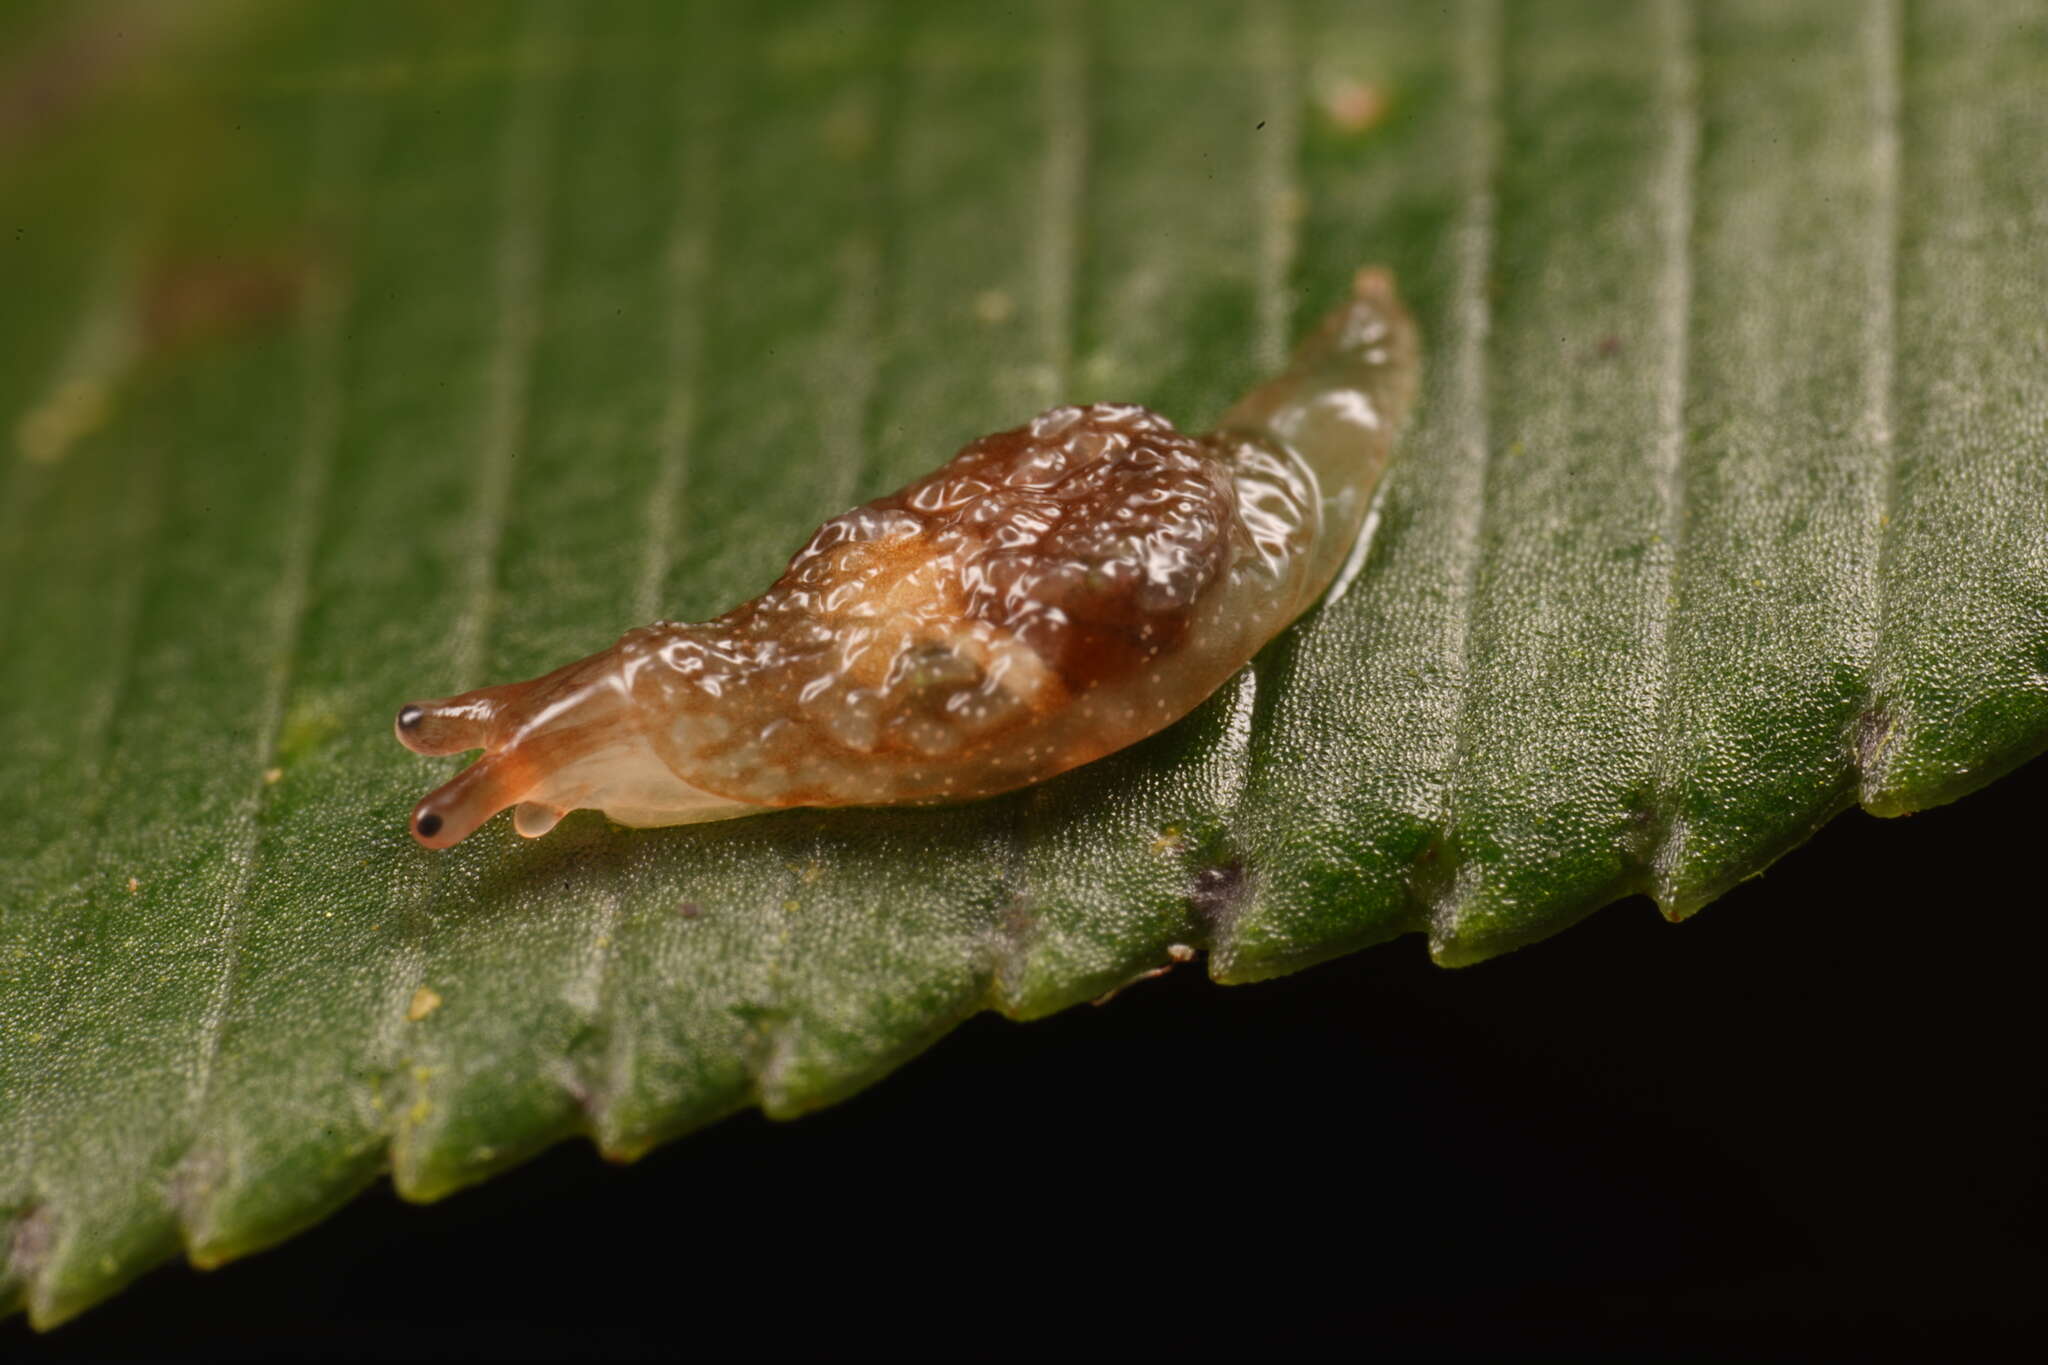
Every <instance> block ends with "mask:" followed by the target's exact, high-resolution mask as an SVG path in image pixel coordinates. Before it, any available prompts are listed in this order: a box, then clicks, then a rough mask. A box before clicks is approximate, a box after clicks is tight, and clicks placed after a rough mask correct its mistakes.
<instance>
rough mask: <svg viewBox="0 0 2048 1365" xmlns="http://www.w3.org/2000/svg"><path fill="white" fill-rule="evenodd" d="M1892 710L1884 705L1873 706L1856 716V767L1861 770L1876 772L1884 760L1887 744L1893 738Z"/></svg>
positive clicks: (1867, 772)
mask: <svg viewBox="0 0 2048 1365" xmlns="http://www.w3.org/2000/svg"><path fill="white" fill-rule="evenodd" d="M1891 735H1892V716H1891V712H1889V711H1887V710H1885V709H1884V707H1882V706H1872V707H1871V708H1870V709H1869V710H1867V711H1865V712H1864V713H1863V714H1862V715H1860V716H1858V717H1856V732H1855V745H1856V767H1857V769H1858V770H1859V771H1861V772H1863V773H1866V774H1869V773H1875V772H1876V771H1877V770H1878V767H1879V765H1881V764H1882V763H1883V762H1884V750H1885V744H1886V742H1887V741H1889V740H1890V739H1891Z"/></svg>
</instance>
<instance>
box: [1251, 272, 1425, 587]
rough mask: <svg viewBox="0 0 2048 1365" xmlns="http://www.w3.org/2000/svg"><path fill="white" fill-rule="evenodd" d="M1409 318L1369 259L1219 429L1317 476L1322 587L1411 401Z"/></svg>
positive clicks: (1316, 580) (1360, 516) (1353, 534)
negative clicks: (1344, 293) (1290, 458)
mask: <svg viewBox="0 0 2048 1365" xmlns="http://www.w3.org/2000/svg"><path fill="white" fill-rule="evenodd" d="M1420 369H1421V364H1420V345H1419V343H1418V340H1417V337H1416V331H1415V320H1414V319H1413V318H1412V317H1410V316H1409V314H1408V310H1407V308H1406V307H1405V306H1404V305H1403V304H1402V302H1401V297H1400V293H1399V291H1398V290H1396V288H1395V287H1394V277H1393V274H1392V273H1391V272H1389V271H1388V270H1386V269H1384V268H1383V267H1380V266H1367V267H1366V268H1365V269H1363V270H1360V271H1359V272H1358V274H1357V275H1355V276H1354V277H1353V278H1352V282H1351V294H1350V297H1348V298H1347V299H1345V300H1344V302H1342V303H1340V304H1338V305H1337V306H1336V307H1335V308H1333V309H1331V310H1330V311H1329V312H1328V313H1327V314H1325V315H1324V316H1323V319H1322V321H1321V322H1319V323H1317V324H1316V327H1315V330H1314V331H1312V332H1310V333H1309V335H1308V337H1307V338H1306V339H1305V340H1303V341H1302V343H1301V345H1300V346H1298V347H1296V348H1295V351H1294V357H1293V359H1292V360H1291V361H1289V363H1288V366H1287V368H1286V369H1285V370H1283V371H1282V372H1281V373H1280V374H1278V375H1276V376H1275V377H1274V378H1272V379H1270V380H1268V381H1266V382H1265V383H1263V384H1261V385H1259V386H1258V387H1257V388H1255V389H1253V390H1252V391H1251V392H1250V393H1248V394H1246V395H1245V396H1244V397H1243V398H1240V399H1239V400H1238V401H1237V403H1236V404H1235V405H1233V406H1232V407H1231V409H1230V411H1228V412H1226V413H1225V414H1224V415H1223V420H1222V421H1221V422H1220V423H1218V424H1217V431H1218V434H1219V435H1235V436H1243V437H1248V438H1250V439H1252V440H1254V441H1258V442H1260V443H1262V444H1267V445H1271V446H1276V447H1278V448H1280V449H1283V450H1286V451H1288V452H1290V453H1291V454H1293V455H1294V456H1295V457H1296V458H1297V459H1299V460H1300V461H1301V462H1302V464H1303V465H1304V466H1306V467H1307V468H1308V470H1309V471H1310V472H1311V473H1313V474H1314V475H1315V477H1316V483H1317V487H1318V494H1319V500H1320V503H1321V511H1322V525H1321V527H1320V528H1319V532H1318V535H1317V537H1316V542H1317V551H1316V557H1315V562H1314V563H1313V565H1312V566H1311V572H1310V575H1309V577H1310V579H1311V580H1312V586H1313V590H1314V592H1316V593H1320V592H1321V591H1322V590H1323V588H1325V587H1327V586H1328V585H1329V582H1330V580H1331V579H1332V578H1333V577H1335V576H1336V572H1337V568H1338V566H1339V565H1340V564H1342V563H1343V562H1344V559H1345V558H1346V556H1347V555H1349V553H1350V551H1351V546H1352V544H1353V543H1354V542H1355V541H1356V540H1357V539H1358V533H1359V530H1360V528H1361V527H1362V526H1363V525H1364V523H1365V512H1366V508H1367V506H1368V505H1369V504H1370V503H1371V501H1372V495H1373V491H1374V490H1375V489H1376V488H1377V487H1378V486H1379V481H1380V476H1381V475H1382V474H1383V473H1384V472H1385V471H1386V467H1387V460H1388V458H1389V456H1390V455H1391V454H1392V453H1393V446H1394V437H1395V434H1396V433H1397V432H1398V431H1399V430H1400V428H1401V425H1402V423H1404V422H1405V421H1406V420H1407V418H1408V412H1409V410H1410V409H1411V408H1412V407H1413V406H1414V404H1415V393H1416V388H1417V384H1418V382H1419V380H1420Z"/></svg>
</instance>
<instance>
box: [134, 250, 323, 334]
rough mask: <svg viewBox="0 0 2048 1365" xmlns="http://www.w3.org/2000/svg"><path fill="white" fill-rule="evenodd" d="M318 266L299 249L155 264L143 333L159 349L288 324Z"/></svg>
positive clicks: (148, 284)
mask: <svg viewBox="0 0 2048 1365" xmlns="http://www.w3.org/2000/svg"><path fill="white" fill-rule="evenodd" d="M316 268H317V262H316V260H315V257H314V255H313V253H312V252H311V251H310V250H308V249H306V248H305V247H302V246H294V247H281V248H275V249H272V250H270V251H267V252H261V253H242V254H235V255H221V256H207V257H188V258H185V259H182V260H167V261H160V262H158V263H157V266H156V268H155V269H154V270H153V271H152V272H151V274H150V276H149V278H148V280H147V281H146V282H145V284H144V286H143V293H142V325H143V333H144V335H145V336H146V337H147V338H148V340H149V343H150V345H151V346H153V347H155V348H157V349H159V350H168V349H170V348H172V347H177V346H184V345H190V344H192V343H194V342H199V341H205V340H210V339H212V338H215V337H225V336H233V335H236V334H237V333H242V332H250V331H255V330H258V329H261V328H265V327H274V326H278V325H280V324H282V323H284V322H286V321H287V320H289V319H290V318H291V317H292V316H293V315H294V314H295V313H296V312H297V311H298V307H299V299H300V297H301V296H302V295H303V293H304V292H305V289H306V287H307V285H308V284H310V283H311V281H312V278H313V273H314V271H315V269H316Z"/></svg>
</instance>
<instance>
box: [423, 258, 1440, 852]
mask: <svg viewBox="0 0 2048 1365" xmlns="http://www.w3.org/2000/svg"><path fill="white" fill-rule="evenodd" d="M1416 380H1417V344H1416V337H1415V327H1414V324H1413V322H1412V321H1411V320H1410V319H1409V316H1408V314H1407V312H1406V310H1405V309H1404V308H1403V307H1402V305H1401V303H1400V300H1399V299H1398V298H1397V296H1396V294H1395V291H1394V285H1393V280H1392V278H1391V276H1389V275H1388V273H1387V272H1386V271H1384V270H1378V269H1368V270H1363V271H1360V272H1359V274H1358V276H1357V278H1356V280H1355V282H1354V285H1353V289H1352V292H1351V295H1350V297H1349V298H1347V299H1346V300H1345V301H1344V302H1343V303H1342V304H1340V305H1339V306H1338V307H1337V308H1336V309H1334V310H1333V311H1331V312H1330V313H1329V314H1328V315H1327V316H1326V317H1324V318H1323V320H1322V322H1321V323H1320V324H1319V325H1318V326H1317V328H1316V330H1315V331H1314V332H1313V333H1312V334H1311V335H1310V336H1309V338H1308V339H1307V340H1306V341H1304V342H1303V343H1302V344H1301V346H1300V348H1299V349H1298V350H1297V351H1296V352H1295V355H1294V358H1293V361H1292V362H1291V364H1290V365H1289V366H1288V368H1287V369H1286V371H1285V372H1283V373H1282V374H1280V375H1279V376H1278V377H1277V378H1274V379H1272V380H1270V381H1268V382H1267V383H1265V384H1262V385H1260V386H1259V387H1258V388H1256V389H1254V390H1253V391H1252V392H1251V393H1250V394H1248V395H1246V396H1245V397H1244V398H1243V399H1241V400H1239V402H1238V403H1237V404H1236V406H1234V407H1232V408H1231V409H1230V411H1228V412H1227V413H1225V414H1224V416H1223V419H1222V421H1221V422H1220V423H1219V424H1218V426H1217V429H1216V430H1215V431H1214V432H1212V433H1210V434H1209V435H1206V436H1186V435H1183V434H1181V433H1180V432H1178V431H1176V430H1175V429H1174V427H1173V424H1172V423H1170V422H1168V421H1167V420H1166V419H1165V418H1163V417H1160V416H1158V415H1157V414H1155V413H1152V412H1148V411H1147V410H1145V409H1144V408H1140V407H1135V406H1130V405H1126V404H1115V403H1097V404H1093V405H1091V406H1088V407H1060V408H1053V409H1051V410H1050V411H1048V412H1044V413H1041V414H1040V415H1039V416H1038V417H1036V418H1034V419H1033V420H1032V421H1031V423H1030V424H1029V425H1027V426H1023V427H1019V428H1017V429H1015V430H1013V431H1005V432H999V433H997V434H996V435H993V436H985V437H983V438H982V439H980V440H978V441H975V442H973V443H972V444H971V445H969V446H967V447H966V448H965V449H964V450H962V451H961V452H960V453H959V454H958V455H956V456H954V457H953V459H952V460H951V461H950V462H949V463H947V464H946V465H944V466H943V467H941V468H940V469H938V470H937V471H936V472H934V473H932V474H929V475H926V476H925V477H924V478H922V479H919V480H918V481H917V482H915V483H913V484H911V485H909V486H908V487H906V488H903V489H900V490H898V491H897V492H895V493H891V494H889V495H888V496H887V497H883V498H877V499H876V500H875V501H873V502H871V503H868V504H867V505H865V506H862V507H856V508H855V509H853V510H852V511H850V512H846V513H844V514H842V515H840V516H837V517H834V518H833V519H832V520H830V521H828V522H826V523H825V524H824V525H823V526H821V527H819V528H818V530H817V532H816V534H814V535H813V536H812V537H811V539H810V542H809V543H808V544H806V545H805V546H804V547H803V549H802V550H800V551H798V552H797V555H796V557H795V558H794V559H792V560H791V561H790V563H789V568H788V570H787V571H786V572H785V573H784V574H783V575H782V577H781V578H780V579H778V580H777V581H776V583H775V584H774V586H773V587H771V588H769V589H768V591H767V592H765V593H763V594H762V595H761V596H759V597H757V598H755V599H754V600H753V601H751V602H748V603H745V604H744V605H741V606H738V607H735V608H733V609H732V610H731V611H729V612H727V613H725V614H724V615H723V616H720V617H718V618H716V619H715V620H711V621H702V622H694V623H685V622H676V621H658V622H656V623H655V624H653V625H651V626H645V627H642V628H641V629H639V630H634V631H630V632H628V633H627V634H626V635H625V636H624V637H622V638H621V639H620V640H619V642H618V643H617V644H615V645H613V646H612V647H611V648H610V649H607V650H605V651H604V652H603V653H600V654H594V655H592V656H591V657H589V658H587V659H581V660H578V661H577V662H575V663H571V664H568V665H565V666H564V667H562V668H559V669H556V670H555V671H554V672H552V673H549V674H546V675H545V676H543V677H539V678H535V679H533V680H531V681H529V682H518V683H505V684H501V685H499V686H496V687H483V688H478V689H477V690H476V691H473V692H465V693H463V694H461V695H460V696H456V697H449V698H447V699H445V700H441V701H416V702H412V703H410V704H408V705H407V706H406V707H405V708H404V709H402V710H401V711H399V713H398V721H397V732H398V738H399V740H400V741H401V742H402V743H403V744H405V746H406V747H407V748H409V749H412V750H413V751H414V752H416V753H422V754H452V753H461V752H463V751H465V750H470V749H482V750H484V751H485V752H484V755H483V757H481V758H479V759H478V760H477V761H476V762H475V763H473V764H471V765H470V766H469V767H467V768H465V769H463V770H462V771H461V772H460V773H458V774H456V776H455V777H454V778H453V779H452V780H450V781H449V782H447V783H446V784H444V785H443V786H441V787H438V788H436V789H435V790H434V791H433V792H431V793H429V794H428V796H427V797H426V798H425V799H424V800H422V801H421V802H420V803H419V805H418V806H417V807H415V808H414V810H413V815H412V831H413V835H414V837H415V838H417V839H418V840H419V841H420V842H421V843H422V844H425V845H426V846H427V847H429V848H447V847H448V846H450V845H451V844H454V843H456V842H457V841H459V840H461V839H463V838H465V837H466V836H467V835H469V834H470V833H471V832H472V831H473V830H475V829H476V828H477V827H478V826H479V825H481V824H482V823H483V822H484V821H486V820H488V819H489V818H490V817H491V816H492V815H494V814H496V813H497V812H499V811H501V810H504V809H505V808H506V807H508V806H510V807H516V808H517V809H516V811H515V814H514V817H513V821H514V826H515V827H516V828H517V829H518V831H519V832H520V833H521V834H523V835H526V836H528V837H535V836H538V835H541V834H545V833H546V832H547V831H548V830H550V829H552V828H553V827H554V825H555V822H556V821H558V820H559V819H561V817H562V816H563V815H564V814H565V813H566V812H568V811H571V810H575V809H578V808H581V807H594V808H597V809H599V810H602V811H604V812H605V814H606V815H608V816H609V817H610V818H611V819H613V820H615V821H617V822H619V823H620V824H625V825H671V824H683V823H687V822H691V821H697V820H720V819H725V818H728V817H731V816H736V815H747V814H751V813H754V812H757V811H763V810H769V809H773V808H776V807H782V806H846V805H879V804H885V803H891V802H915V801H934V800H955V799H962V798H968V797H978V796H988V795H992V794H994V793H996V792H1002V791H1008V790H1010V789H1011V788H1014V787H1021V786H1025V785H1027V784H1029V783H1033V782H1039V781H1043V780H1044V779H1046V778H1048V777H1052V776H1054V775H1055V774H1058V773H1062V772H1065V771H1066V770H1067V769H1069V768H1073V767H1076V766H1078V765H1080V764H1083V763H1087V762H1089V761H1091V760H1093V759H1096V758H1100V757H1101V756H1102V755H1104V754H1107V753H1111V752H1114V751H1115V750H1118V749H1121V748H1123V747H1124V746H1126V745H1128V744H1132V743H1134V742H1136V741H1137V740H1140V739H1143V738H1144V737H1145V736H1147V735H1150V734H1152V733H1154V732H1155V731H1158V730H1160V729H1163V728H1164V727H1165V726H1167V725H1169V724H1171V723H1172V722H1174V721H1175V720H1178V719H1179V718H1180V717H1181V716H1183V715H1185V714H1187V713H1188V712H1189V711H1190V710H1192V709H1194V707H1195V706H1196V705H1198V704H1199V703H1200V702H1201V701H1202V700H1203V699H1204V698H1205V697H1207V696H1208V695H1209V694H1210V693H1211V692H1213V691H1215V690H1216V689H1217V688H1218V687H1219V686H1221V685H1222V684H1223V683H1224V682H1225V681H1226V680H1227V679H1228V678H1229V677H1230V676H1231V674H1233V673H1235V672H1236V671H1237V670H1238V669H1239V668H1240V667H1242V666H1243V665H1244V663H1245V662H1246V661H1247V660H1249V659H1250V658H1251V657H1252V655H1253V654H1255V653H1256V652H1257V651H1258V650H1259V648H1260V646H1262V645H1264V644H1265V643H1266V642H1267V641H1268V640H1270V639H1271V638H1272V637H1273V636H1274V635H1276V634H1277V633H1279V631H1281V630H1282V629H1283V628H1285V627H1286V626H1287V625H1288V623H1289V622H1291V621H1293V620H1294V619H1295V617H1297V616H1299V615H1300V614H1301V612H1302V611H1303V610H1304V609H1305V608H1307V607H1308V606H1309V604H1310V603H1312V602H1314V601H1315V599H1316V598H1317V597H1318V596H1319V595H1321V593H1322V592H1323V590H1324V589H1325V588H1327V587H1328V586H1329V584H1330V580H1331V579H1332V577H1333V576H1334V575H1335V574H1336V572H1337V569H1338V566H1339V565H1340V564H1342V563H1343V562H1344V559H1345V557H1346V556H1347V555H1348V554H1349V553H1350V551H1351V549H1352V546H1353V544H1354V542H1355V541H1356V540H1357V538H1358V535H1359V532H1360V528H1361V526H1362V524H1363V522H1364V518H1365V513H1366V506H1367V503H1368V502H1369V501H1370V499H1371V496H1372V492H1373V489H1374V487H1375V486H1376V485H1377V484H1378V482H1379V479H1380V475H1381V472H1382V471H1383V470H1384V469H1385V467H1386V463H1387V459H1388V456H1389V454H1390V453H1391V449H1392V444H1393V439H1394V435H1395V433H1396V431H1397V429H1398V428H1399V427H1400V425H1401V423H1402V421H1403V419H1404V418H1405V417H1406V414H1407V412H1408V408H1409V406H1410V404H1411V402H1412V401H1413V398H1414V394H1415V388H1416Z"/></svg>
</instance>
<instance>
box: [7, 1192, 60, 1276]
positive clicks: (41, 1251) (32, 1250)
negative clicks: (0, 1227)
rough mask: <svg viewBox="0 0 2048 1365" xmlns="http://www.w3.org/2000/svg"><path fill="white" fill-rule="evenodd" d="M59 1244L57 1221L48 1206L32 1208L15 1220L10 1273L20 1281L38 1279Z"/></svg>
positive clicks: (9, 1243) (9, 1242) (10, 1240)
mask: <svg viewBox="0 0 2048 1365" xmlns="http://www.w3.org/2000/svg"><path fill="white" fill-rule="evenodd" d="M56 1241H57V1227H56V1219H54V1218H52V1217H51V1216H50V1206H49V1205H47V1204H31V1205H29V1206H28V1207H26V1208H24V1209H22V1210H21V1211H20V1212H19V1213H17V1214H15V1216H14V1231H13V1235H12V1236H11V1237H9V1238H8V1239H7V1263H6V1264H7V1270H8V1272H9V1273H10V1274H11V1275H12V1276H13V1277H14V1278H15V1279H17V1280H21V1281H29V1280H33V1279H35V1278H36V1276H37V1274H38V1272H39V1271H40V1270H41V1269H42V1265H43V1262H44V1261H45V1260H47V1259H48V1258H49V1255H50V1248H51V1247H52V1246H53V1245H55V1243H56Z"/></svg>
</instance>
